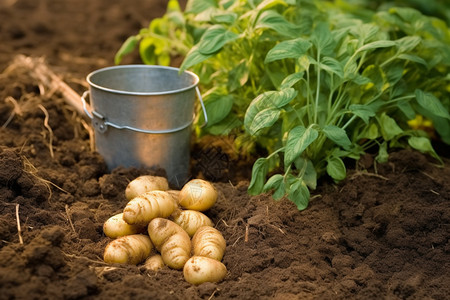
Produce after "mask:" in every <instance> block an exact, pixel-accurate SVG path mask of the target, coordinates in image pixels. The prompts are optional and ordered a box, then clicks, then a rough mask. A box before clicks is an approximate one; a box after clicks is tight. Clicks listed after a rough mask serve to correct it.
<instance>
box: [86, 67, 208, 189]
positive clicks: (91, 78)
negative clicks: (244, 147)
mask: <svg viewBox="0 0 450 300" xmlns="http://www.w3.org/2000/svg"><path fill="white" fill-rule="evenodd" d="M87 82H88V83H89V91H86V92H85V93H84V94H83V96H82V97H81V98H82V102H83V108H84V111H85V113H86V114H87V115H88V116H89V117H90V118H91V119H92V124H93V127H94V129H95V145H96V149H97V151H98V152H99V153H100V154H101V155H102V156H103V158H104V159H105V162H106V164H107V166H108V168H109V169H110V170H112V169H114V168H116V167H119V166H123V167H138V168H140V167H146V168H163V169H165V171H166V173H167V178H168V180H169V182H170V183H171V184H172V185H175V186H178V187H179V186H182V185H183V184H184V183H185V182H186V181H187V179H188V178H189V159H190V137H191V132H192V130H191V124H192V122H193V119H194V112H195V100H196V95H197V96H198V98H199V100H200V103H201V106H202V108H203V113H204V114H205V120H207V116H206V111H205V107H204V104H203V101H202V98H201V95H200V92H199V90H198V87H197V84H198V82H199V78H198V76H197V75H196V74H194V73H192V72H188V71H185V72H183V73H181V74H180V72H179V69H177V68H172V67H163V66H150V65H121V66H114V67H107V68H103V69H99V70H97V71H94V72H92V73H90V74H89V75H88V76H87ZM88 94H90V102H91V103H90V106H91V111H89V109H88V108H87V104H86V98H87V96H88Z"/></svg>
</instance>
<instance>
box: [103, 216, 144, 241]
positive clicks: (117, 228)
mask: <svg viewBox="0 0 450 300" xmlns="http://www.w3.org/2000/svg"><path fill="white" fill-rule="evenodd" d="M146 230H147V226H142V225H130V224H128V223H127V222H125V221H124V219H123V213H120V214H117V215H114V216H112V217H110V218H109V219H108V220H106V221H105V223H103V232H104V233H105V235H106V236H107V237H110V238H112V239H115V238H118V237H121V236H125V235H132V234H137V233H144V232H146Z"/></svg>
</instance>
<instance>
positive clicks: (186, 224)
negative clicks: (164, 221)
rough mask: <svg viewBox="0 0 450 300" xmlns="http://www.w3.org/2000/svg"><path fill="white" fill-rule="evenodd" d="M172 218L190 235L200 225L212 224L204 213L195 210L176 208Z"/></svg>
mask: <svg viewBox="0 0 450 300" xmlns="http://www.w3.org/2000/svg"><path fill="white" fill-rule="evenodd" d="M171 218H172V220H173V221H174V222H175V223H177V224H178V225H180V226H181V228H183V229H184V230H185V231H186V232H187V233H188V234H189V236H190V237H192V236H193V235H194V234H195V232H196V231H197V229H198V228H200V227H201V226H213V222H212V221H211V219H210V218H208V216H206V215H205V214H203V213H201V212H199V211H196V210H191V209H188V210H176V211H175V212H174V213H173V214H172V216H171Z"/></svg>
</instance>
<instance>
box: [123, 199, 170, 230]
mask: <svg viewBox="0 0 450 300" xmlns="http://www.w3.org/2000/svg"><path fill="white" fill-rule="evenodd" d="M177 207H178V206H177V204H176V202H175V200H174V199H173V197H172V196H170V195H169V194H168V193H167V192H165V191H150V192H147V193H144V194H142V195H140V196H137V197H134V198H133V199H132V200H131V201H130V202H128V203H127V205H126V206H125V208H124V210H123V219H124V220H125V222H127V223H128V224H140V225H145V226H147V225H148V223H150V221H151V220H153V219H154V218H157V217H162V218H166V217H169V216H170V215H171V214H172V213H173V212H174V210H175V209H176V208H177Z"/></svg>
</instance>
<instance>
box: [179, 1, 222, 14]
mask: <svg viewBox="0 0 450 300" xmlns="http://www.w3.org/2000/svg"><path fill="white" fill-rule="evenodd" d="M215 7H218V5H217V0H189V1H187V3H186V12H187V13H193V14H198V13H201V12H203V11H205V10H207V9H209V8H215Z"/></svg>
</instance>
